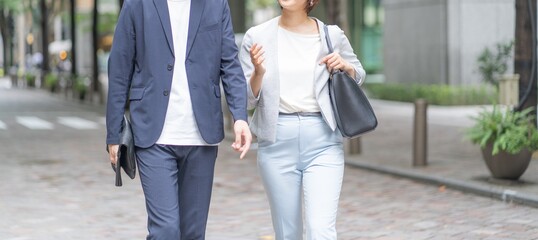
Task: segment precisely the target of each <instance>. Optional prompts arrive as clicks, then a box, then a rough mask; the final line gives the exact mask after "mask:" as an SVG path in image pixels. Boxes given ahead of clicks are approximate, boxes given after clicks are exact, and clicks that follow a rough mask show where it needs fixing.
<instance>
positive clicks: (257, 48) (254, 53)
mask: <svg viewBox="0 0 538 240" xmlns="http://www.w3.org/2000/svg"><path fill="white" fill-rule="evenodd" d="M264 53H265V51H264V50H263V48H262V46H261V45H258V44H257V43H254V45H252V47H250V61H252V64H253V65H254V73H253V75H257V76H263V74H265V67H264V66H263V62H264V61H265V57H264V56H263V54H264Z"/></svg>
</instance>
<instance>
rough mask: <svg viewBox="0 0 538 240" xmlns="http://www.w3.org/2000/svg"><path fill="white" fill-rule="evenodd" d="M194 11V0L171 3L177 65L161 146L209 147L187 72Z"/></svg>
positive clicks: (170, 1)
mask: <svg viewBox="0 0 538 240" xmlns="http://www.w3.org/2000/svg"><path fill="white" fill-rule="evenodd" d="M190 9H191V0H168V12H169V14H170V24H171V27H172V39H173V42H174V55H175V62H174V73H173V77H172V87H171V89H170V95H169V97H170V99H169V101H168V109H167V110H166V117H165V120H164V127H163V130H162V132H161V136H160V137H159V139H158V140H157V143H158V144H166V145H208V144H207V143H206V142H205V141H204V140H203V138H202V136H201V135H200V131H199V130H198V126H197V124H196V120H195V118H194V112H193V110H192V102H191V97H190V92H189V85H188V82H187V72H186V69H185V58H186V56H185V55H186V52H187V36H188V32H189V17H190Z"/></svg>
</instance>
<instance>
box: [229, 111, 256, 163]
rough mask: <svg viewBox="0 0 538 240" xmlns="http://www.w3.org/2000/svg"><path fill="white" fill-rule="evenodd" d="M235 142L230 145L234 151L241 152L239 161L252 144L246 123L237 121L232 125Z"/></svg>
mask: <svg viewBox="0 0 538 240" xmlns="http://www.w3.org/2000/svg"><path fill="white" fill-rule="evenodd" d="M234 132H235V142H234V143H232V148H233V149H234V150H235V151H238V152H241V156H239V158H240V159H243V157H244V156H245V154H246V153H247V152H248V150H249V149H250V143H251V142H252V134H251V133H250V129H249V128H248V124H247V122H245V121H243V120H237V121H235V123H234Z"/></svg>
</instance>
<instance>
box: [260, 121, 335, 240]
mask: <svg viewBox="0 0 538 240" xmlns="http://www.w3.org/2000/svg"><path fill="white" fill-rule="evenodd" d="M258 166H259V170H260V173H261V176H262V180H263V181H264V186H265V189H266V191H267V195H268V198H269V202H270V205H271V214H272V217H273V226H274V229H275V235H276V239H277V240H300V239H303V224H302V214H301V212H302V207H301V206H302V204H301V203H302V199H301V195H302V194H301V193H303V191H304V201H305V217H306V223H307V234H306V235H307V238H308V239H309V240H310V239H312V240H313V239H316V240H317V239H331V240H332V239H336V228H335V223H336V212H337V209H338V199H339V195H340V189H341V185H342V178H343V169H344V157H343V144H342V136H341V134H340V133H339V132H338V131H336V132H333V131H332V130H331V129H330V128H329V127H328V126H327V124H326V123H325V122H324V120H323V118H322V117H312V116H309V117H302V116H280V117H279V120H278V126H277V139H276V142H275V143H269V142H265V141H262V142H260V143H259V150H258Z"/></svg>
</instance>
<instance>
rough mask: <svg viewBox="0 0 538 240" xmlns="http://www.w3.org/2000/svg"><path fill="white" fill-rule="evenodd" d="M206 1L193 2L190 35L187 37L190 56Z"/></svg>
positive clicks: (195, 0) (193, 0)
mask: <svg viewBox="0 0 538 240" xmlns="http://www.w3.org/2000/svg"><path fill="white" fill-rule="evenodd" d="M204 6H205V0H192V1H191V12H190V19H189V34H188V36H187V54H186V55H185V56H187V57H188V56H189V53H190V52H191V48H192V44H193V43H194V39H195V38H196V33H197V32H198V27H199V26H200V19H201V18H202V13H203V12H204Z"/></svg>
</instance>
